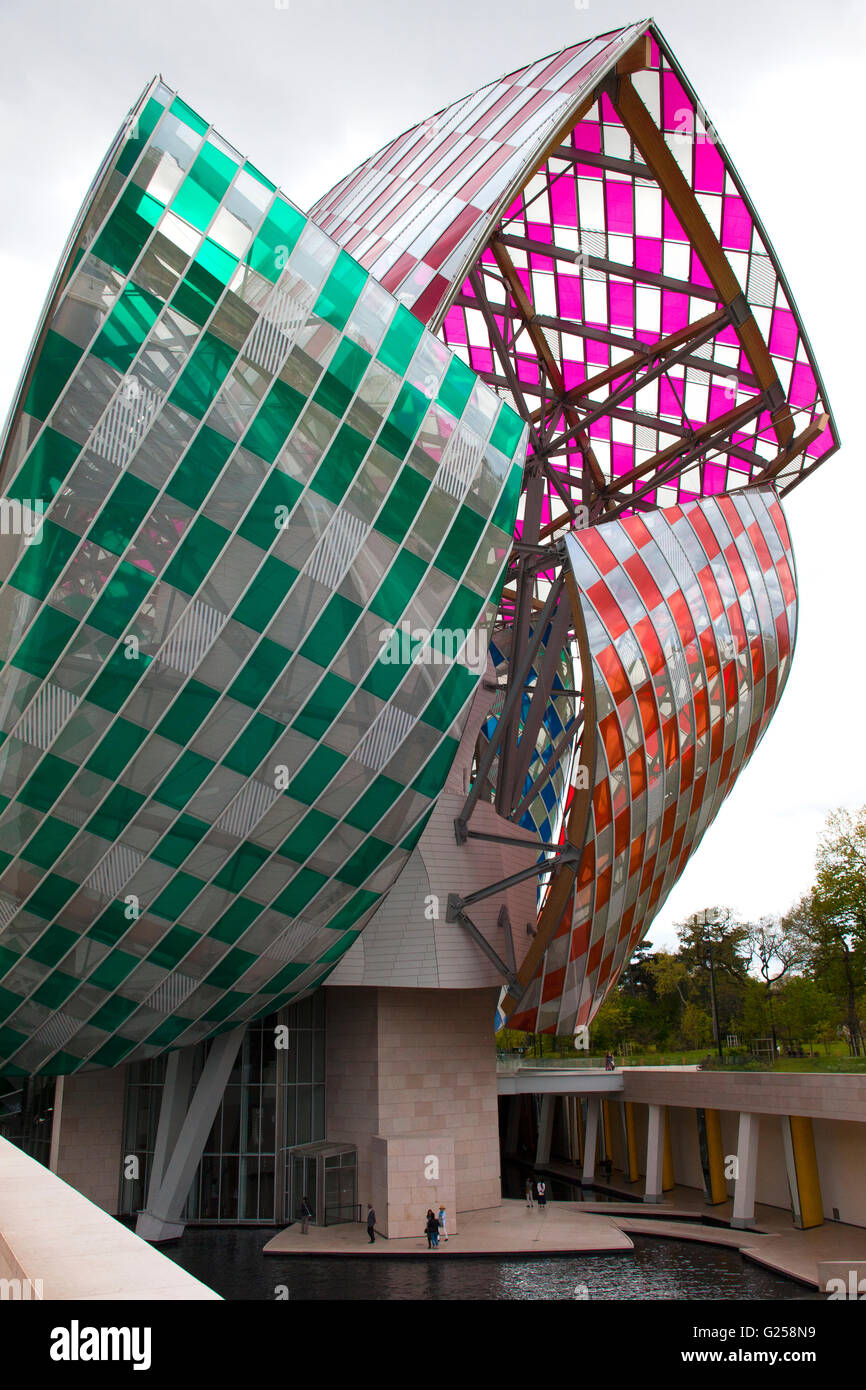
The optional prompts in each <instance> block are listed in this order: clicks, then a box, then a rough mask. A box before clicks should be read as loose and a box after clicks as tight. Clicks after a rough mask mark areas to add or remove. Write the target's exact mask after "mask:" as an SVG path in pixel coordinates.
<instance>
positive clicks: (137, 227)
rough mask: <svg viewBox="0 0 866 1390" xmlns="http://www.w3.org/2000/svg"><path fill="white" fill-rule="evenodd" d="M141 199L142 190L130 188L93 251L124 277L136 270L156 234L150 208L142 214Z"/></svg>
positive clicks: (104, 228)
mask: <svg viewBox="0 0 866 1390" xmlns="http://www.w3.org/2000/svg"><path fill="white" fill-rule="evenodd" d="M140 198H141V189H140V188H133V187H132V186H130V187H127V188H126V189H125V190H124V192H123V193H121V195H120V198H119V199H118V202H117V206H116V207H115V209H114V211H113V212H112V214H111V216H110V217H109V219H108V221H107V222H106V224H105V226H104V227H103V229H102V231H101V232H100V233H99V236H98V237H97V238H96V241H95V242H94V243H93V246H92V247H91V251H92V254H93V255H94V256H97V257H98V258H99V259H100V260H101V261H105V262H106V263H107V264H108V265H110V266H112V267H113V268H114V269H115V270H119V271H120V273H121V275H128V274H129V272H130V271H131V270H132V267H133V265H134V264H135V262H136V261H137V260H138V257H139V255H140V253H141V250H142V248H143V247H144V245H145V243H146V242H147V239H148V237H149V236H150V234H151V232H152V231H153V221H152V220H150V219H149V217H148V215H147V214H148V211H149V210H148V207H147V204H146V203H145V204H144V206H143V208H142V210H139V208H140V207H141V203H140ZM156 206H157V207H159V204H156Z"/></svg>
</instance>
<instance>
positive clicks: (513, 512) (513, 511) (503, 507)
mask: <svg viewBox="0 0 866 1390" xmlns="http://www.w3.org/2000/svg"><path fill="white" fill-rule="evenodd" d="M522 482H523V469H522V468H519V467H515V468H512V470H511V472H510V473H509V475H508V478H507V480H506V483H505V486H504V488H503V489H502V492H501V493H500V495H499V501H498V502H497V503H496V508H495V510H494V512H493V517H492V519H491V520H492V524H493V525H494V526H498V527H499V529H500V531H504V532H505V534H506V536H509V537H510V536H513V535H514V523H515V522H516V520H517V503H518V501H519V499H520V488H521V484H522Z"/></svg>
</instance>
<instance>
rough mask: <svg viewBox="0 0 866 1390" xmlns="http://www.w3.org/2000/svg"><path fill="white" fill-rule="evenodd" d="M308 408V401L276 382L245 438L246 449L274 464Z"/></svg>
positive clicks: (297, 392) (299, 393)
mask: <svg viewBox="0 0 866 1390" xmlns="http://www.w3.org/2000/svg"><path fill="white" fill-rule="evenodd" d="M305 405H306V397H305V396H302V395H301V392H300V391H296V390H295V389H294V387H293V386H289V385H288V383H287V382H285V381H279V380H278V381H275V382H274V384H273V386H272V387H271V389H270V391H269V392H268V394H267V395H266V396H265V398H264V400H263V401H262V404H261V406H260V408H259V411H258V414H257V415H256V418H255V419H254V420H253V422H252V424H251V425H250V427H249V429H248V430H247V432H246V434H245V435H244V437H243V445H244V448H245V449H249V450H250V451H251V452H252V453H254V454H258V456H259V458H263V459H264V460H265V461H266V463H273V462H274V459H275V458H276V457H277V454H278V453H279V452H280V450H281V449H282V447H283V445H284V444H285V442H286V439H287V438H288V435H289V434H290V433H291V431H292V429H293V428H294V425H295V422H296V420H297V418H298V416H299V415H300V413H301V411H302V410H303V408H304V406H305Z"/></svg>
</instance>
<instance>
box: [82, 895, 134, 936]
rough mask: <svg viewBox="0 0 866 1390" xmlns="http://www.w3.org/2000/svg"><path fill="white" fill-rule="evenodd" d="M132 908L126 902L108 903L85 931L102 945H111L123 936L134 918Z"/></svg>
mask: <svg viewBox="0 0 866 1390" xmlns="http://www.w3.org/2000/svg"><path fill="white" fill-rule="evenodd" d="M131 912H132V909H131V907H130V906H128V905H127V904H126V903H119V902H113V903H109V905H108V907H107V908H106V909H105V911H104V912H103V913H101V914H100V916H99V917H97V919H96V921H95V922H94V924H93V926H92V927H91V928H90V930H89V931H88V932H87V935H88V936H89V937H92V939H93V940H94V941H101V942H102V944H103V945H104V946H113V945H114V944H115V942H117V941H119V940H120V938H121V937H122V936H125V935H126V933H127V932H128V931H129V928H130V927H131V926H132V923H133V921H134V920H135V919H134V917H133V916H132V915H129V914H131Z"/></svg>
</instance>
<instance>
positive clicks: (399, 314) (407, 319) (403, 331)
mask: <svg viewBox="0 0 866 1390" xmlns="http://www.w3.org/2000/svg"><path fill="white" fill-rule="evenodd" d="M423 332H424V325H423V323H421V321H420V320H419V319H416V317H415V315H414V314H413V313H411V312H410V311H409V310H408V309H407V308H406V306H405V305H404V304H398V306H397V310H396V313H395V314H394V317H393V319H392V320H391V326H390V328H389V329H388V332H387V333H386V334H385V338H384V341H383V343H382V346H381V347H380V348H379V352H378V357H379V361H380V362H384V363H385V366H386V367H390V368H391V370H392V371H394V372H396V373H397V375H398V376H403V375H404V373H405V371H406V368H407V367H408V366H409V363H410V362H411V361H412V358H413V357H414V355H415V349H416V347H417V346H418V344H419V343H420V341H421V334H422V333H423ZM474 384H475V377H474V376H473V385H474Z"/></svg>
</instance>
